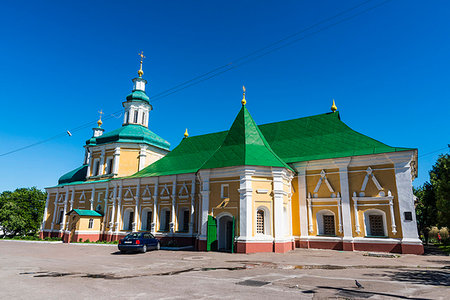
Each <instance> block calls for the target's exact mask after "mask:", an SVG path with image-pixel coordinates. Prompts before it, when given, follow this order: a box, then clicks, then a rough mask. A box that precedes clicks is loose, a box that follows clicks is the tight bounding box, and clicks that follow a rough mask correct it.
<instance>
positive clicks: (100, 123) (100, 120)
mask: <svg viewBox="0 0 450 300" xmlns="http://www.w3.org/2000/svg"><path fill="white" fill-rule="evenodd" d="M98 113H99V114H100V118H99V119H98V121H97V125H98V127H100V126H102V124H103V122H102V115H103V114H104V112H103V111H102V110H100V111H99V112H98Z"/></svg>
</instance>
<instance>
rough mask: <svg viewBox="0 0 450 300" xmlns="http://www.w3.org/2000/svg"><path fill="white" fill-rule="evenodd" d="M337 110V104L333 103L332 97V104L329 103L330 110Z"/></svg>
mask: <svg viewBox="0 0 450 300" xmlns="http://www.w3.org/2000/svg"><path fill="white" fill-rule="evenodd" d="M336 110H337V106H336V104H335V103H334V99H333V105H331V111H332V112H335V111H336Z"/></svg>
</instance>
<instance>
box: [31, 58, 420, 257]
mask: <svg viewBox="0 0 450 300" xmlns="http://www.w3.org/2000/svg"><path fill="white" fill-rule="evenodd" d="M138 75H139V76H138V77H136V78H134V79H133V90H132V92H131V93H130V94H129V95H128V96H127V97H126V100H125V101H124V102H123V103H122V105H123V108H124V119H123V124H122V127H120V128H118V129H116V130H113V131H110V132H104V129H103V128H101V125H102V121H101V118H100V120H99V121H98V126H97V127H96V128H93V135H92V137H91V138H90V139H88V140H87V141H86V145H85V146H84V148H85V156H84V161H83V164H82V165H81V166H80V167H79V168H77V169H75V170H72V171H70V172H68V173H66V174H64V175H63V176H61V177H60V178H59V181H58V184H57V185H56V186H53V187H48V188H46V191H47V193H48V196H47V201H46V205H45V212H44V218H43V222H42V227H41V232H40V234H41V237H47V236H58V237H62V238H63V240H64V241H65V242H74V241H80V240H83V241H84V240H87V239H89V240H90V241H97V240H104V241H112V240H118V239H120V238H122V237H124V236H125V235H126V234H128V233H130V232H133V231H149V232H151V233H152V234H153V235H154V236H155V237H156V238H158V239H160V241H161V243H162V244H163V245H164V244H173V245H178V246H187V245H192V246H194V247H195V249H197V250H199V251H210V250H213V251H229V252H238V253H254V252H277V253H284V252H287V251H289V250H293V249H295V248H321V249H335V250H344V251H353V250H360V251H382V252H395V253H413V254H422V253H423V246H422V243H421V241H420V239H419V237H418V232H417V224H416V215H415V208H414V200H413V192H412V180H413V179H414V178H415V177H416V176H417V149H412V148H401V147H391V146H387V145H385V144H383V143H381V142H379V141H376V140H374V139H372V138H370V137H367V136H365V135H363V134H361V133H358V132H356V131H354V130H352V129H351V128H350V127H349V126H347V125H346V124H345V123H344V122H343V121H341V118H340V116H339V112H338V111H337V108H336V105H335V104H334V101H333V106H332V107H331V112H327V113H324V114H320V115H314V116H307V117H300V118H298V119H293V120H283V121H280V122H275V123H268V124H259V125H257V124H256V123H255V121H254V120H253V118H252V116H251V114H250V112H249V110H248V108H247V104H246V99H245V89H244V95H243V99H242V100H241V103H242V107H241V109H240V111H239V112H238V113H237V116H236V117H235V119H234V122H233V123H232V125H231V127H230V128H229V130H228V131H222V132H214V133H210V134H204V135H199V136H189V135H188V132H187V130H186V132H185V135H184V139H183V140H182V141H181V143H180V144H179V145H178V146H176V147H175V148H174V149H173V150H172V151H171V150H170V144H169V142H167V141H166V140H164V139H163V138H162V137H160V136H158V135H157V134H156V133H154V132H152V131H151V130H150V129H149V117H150V113H151V111H152V105H151V103H150V99H149V97H148V96H147V94H146V92H145V87H146V84H147V81H146V80H145V79H143V77H142V76H143V71H142V56H141V68H140V70H139V71H138Z"/></svg>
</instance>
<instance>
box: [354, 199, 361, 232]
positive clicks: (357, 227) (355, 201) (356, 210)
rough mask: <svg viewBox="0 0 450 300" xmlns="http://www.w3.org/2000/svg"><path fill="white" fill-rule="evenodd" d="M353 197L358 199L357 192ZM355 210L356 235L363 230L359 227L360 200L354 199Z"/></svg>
mask: <svg viewBox="0 0 450 300" xmlns="http://www.w3.org/2000/svg"><path fill="white" fill-rule="evenodd" d="M353 197H356V192H353ZM353 210H354V212H353V213H354V214H355V231H356V233H361V228H360V226H359V214H358V200H356V199H353Z"/></svg>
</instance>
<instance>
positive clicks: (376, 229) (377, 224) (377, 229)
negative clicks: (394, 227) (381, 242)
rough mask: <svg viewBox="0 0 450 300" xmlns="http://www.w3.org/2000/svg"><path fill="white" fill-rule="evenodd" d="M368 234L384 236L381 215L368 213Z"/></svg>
mask: <svg viewBox="0 0 450 300" xmlns="http://www.w3.org/2000/svg"><path fill="white" fill-rule="evenodd" d="M369 224H370V235H371V236H384V226H383V216H381V215H369Z"/></svg>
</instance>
